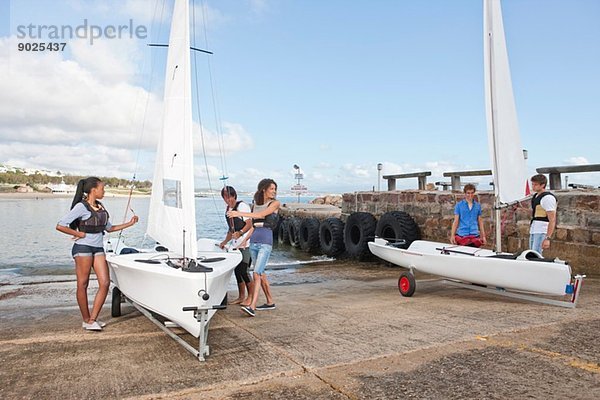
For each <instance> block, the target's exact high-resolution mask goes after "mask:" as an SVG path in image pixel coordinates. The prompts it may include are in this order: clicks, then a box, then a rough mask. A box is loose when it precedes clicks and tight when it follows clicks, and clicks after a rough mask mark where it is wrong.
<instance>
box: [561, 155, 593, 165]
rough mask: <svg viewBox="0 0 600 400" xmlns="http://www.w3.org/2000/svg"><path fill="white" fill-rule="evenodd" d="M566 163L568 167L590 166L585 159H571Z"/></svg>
mask: <svg viewBox="0 0 600 400" xmlns="http://www.w3.org/2000/svg"><path fill="white" fill-rule="evenodd" d="M564 162H565V164H568V165H588V164H589V163H590V162H589V161H588V160H587V158H585V157H570V158H568V159H566V160H565V161H564Z"/></svg>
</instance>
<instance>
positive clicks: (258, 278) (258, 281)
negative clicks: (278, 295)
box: [249, 272, 273, 310]
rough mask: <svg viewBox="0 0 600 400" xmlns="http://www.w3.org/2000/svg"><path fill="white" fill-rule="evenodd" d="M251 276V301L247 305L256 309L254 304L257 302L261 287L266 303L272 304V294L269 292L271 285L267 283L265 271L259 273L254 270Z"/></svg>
mask: <svg viewBox="0 0 600 400" xmlns="http://www.w3.org/2000/svg"><path fill="white" fill-rule="evenodd" d="M253 276H254V287H253V290H252V302H251V303H250V304H249V307H250V308H251V309H253V310H256V304H257V303H258V295H259V292H260V288H261V287H262V290H263V292H264V293H265V297H266V298H267V304H273V295H272V294H271V286H270V285H269V280H268V279H267V275H266V274H265V273H262V274H261V275H259V274H257V273H256V272H254V275H253Z"/></svg>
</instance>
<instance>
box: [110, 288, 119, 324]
mask: <svg viewBox="0 0 600 400" xmlns="http://www.w3.org/2000/svg"><path fill="white" fill-rule="evenodd" d="M110 315H111V316H112V317H113V318H116V317H120V316H121V291H120V290H119V288H118V287H116V286H115V287H114V288H113V290H112V296H111V307H110Z"/></svg>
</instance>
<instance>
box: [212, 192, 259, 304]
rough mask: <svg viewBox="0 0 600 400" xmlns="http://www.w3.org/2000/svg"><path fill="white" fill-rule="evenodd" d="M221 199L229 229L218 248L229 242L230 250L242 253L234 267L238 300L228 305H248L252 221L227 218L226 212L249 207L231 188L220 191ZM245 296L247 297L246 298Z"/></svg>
mask: <svg viewBox="0 0 600 400" xmlns="http://www.w3.org/2000/svg"><path fill="white" fill-rule="evenodd" d="M221 197H223V201H224V202H225V204H227V209H226V210H225V219H226V221H227V226H228V227H229V229H228V230H227V236H225V239H224V240H223V241H222V242H221V244H220V245H219V247H221V248H224V247H225V245H226V244H227V243H229V241H231V248H232V249H239V250H240V251H241V252H242V261H241V262H240V263H239V264H238V266H237V267H235V271H234V272H235V279H236V281H237V284H238V298H237V299H235V300H233V301H232V302H230V303H229V304H244V305H247V304H249V302H250V300H251V297H252V288H253V287H254V282H253V281H252V278H251V277H250V275H249V274H248V268H249V267H250V261H251V260H250V249H249V248H248V246H249V239H250V235H252V230H253V229H254V228H252V219H251V218H243V217H235V218H228V217H227V212H228V211H231V210H234V211H240V212H247V213H249V212H251V209H250V206H249V205H248V204H246V203H245V202H243V201H241V200H240V201H238V199H237V192H236V191H235V189H234V188H233V187H232V186H225V187H224V188H223V189H222V190H221ZM246 296H247V297H246Z"/></svg>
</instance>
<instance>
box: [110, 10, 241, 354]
mask: <svg viewBox="0 0 600 400" xmlns="http://www.w3.org/2000/svg"><path fill="white" fill-rule="evenodd" d="M189 24H190V13H189V3H188V0H175V5H174V10H173V17H172V21H171V32H170V38H169V46H168V55H167V66H166V73H165V89H164V115H163V125H162V132H161V136H160V138H159V141H158V148H157V154H156V161H155V170H154V179H153V187H152V196H151V199H150V209H149V215H148V228H147V234H148V236H150V237H152V238H153V239H155V240H156V241H157V242H159V243H160V245H161V249H162V250H166V251H141V252H136V251H135V250H133V252H132V253H131V254H118V255H117V254H111V253H108V255H107V261H108V265H109V268H110V274H111V281H112V283H113V284H114V286H115V288H114V289H113V315H115V314H117V315H118V314H120V310H119V307H120V306H119V303H120V301H119V300H120V297H123V296H124V297H125V298H126V299H127V300H129V301H130V302H131V303H132V304H134V305H135V306H136V308H138V309H139V310H140V311H141V312H143V313H144V314H145V315H146V316H148V317H151V316H152V315H151V314H150V313H148V311H151V312H152V313H155V314H158V315H160V316H162V317H163V319H166V320H168V321H169V323H170V324H172V325H173V324H174V325H176V326H178V327H181V328H183V329H185V330H186V331H187V332H189V333H190V334H192V335H193V336H195V337H198V338H199V339H200V345H199V346H200V347H199V349H197V350H196V349H193V348H192V349H190V348H188V347H189V345H188V347H186V348H187V349H188V350H190V351H192V352H193V353H194V354H195V355H196V356H198V358H199V359H201V360H203V359H204V356H205V355H207V354H208V352H209V351H208V346H207V345H206V340H207V334H208V324H209V322H210V320H211V318H212V317H213V316H214V314H215V313H216V311H217V309H219V308H222V307H221V303H222V300H223V299H224V297H225V295H226V293H227V286H228V283H229V281H230V278H231V275H232V271H233V269H234V268H235V266H236V265H238V264H239V263H240V262H241V260H242V255H241V253H240V252H239V251H238V250H231V251H226V250H222V249H220V248H219V246H218V242H217V241H214V240H211V239H200V240H197V238H196V209H195V200H194V153H193V142H192V124H193V121H192V99H191V59H190V51H191V50H192V48H191V47H190V28H189ZM193 50H194V51H195V50H196V49H193ZM167 249H168V250H167ZM115 307H116V309H115ZM154 322H156V321H154ZM159 326H160V325H159ZM165 331H166V332H170V331H168V330H165ZM172 337H174V338H177V336H176V335H174V334H173V335H172ZM180 343H181V341H180ZM184 343H185V342H183V343H182V344H184ZM185 344H187V343H185ZM185 344H184V346H185Z"/></svg>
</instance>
